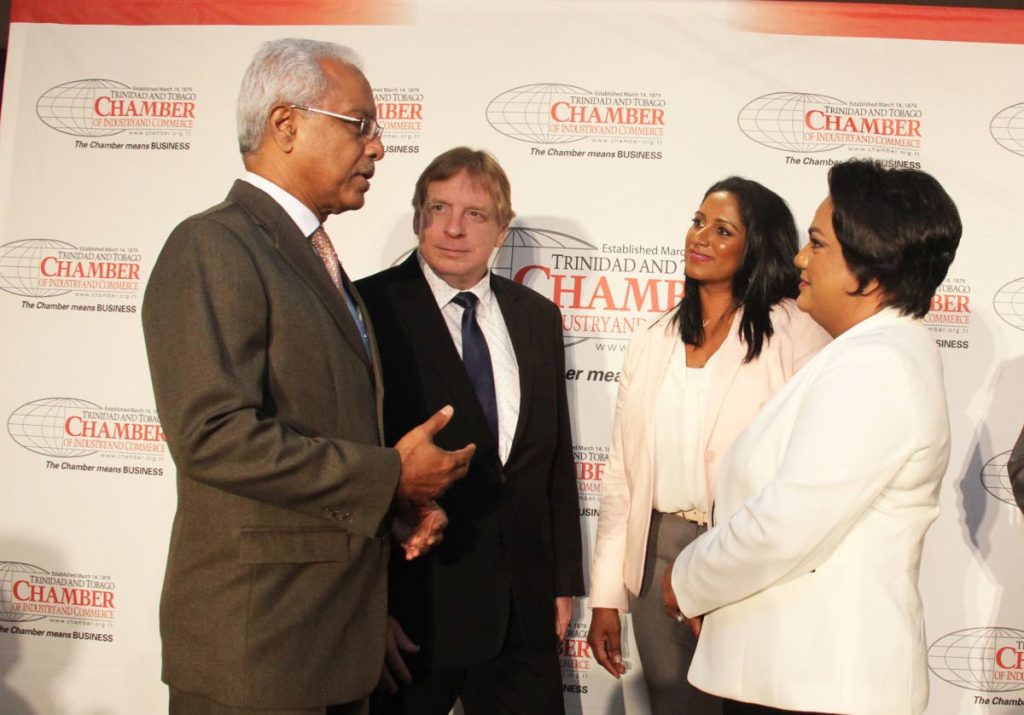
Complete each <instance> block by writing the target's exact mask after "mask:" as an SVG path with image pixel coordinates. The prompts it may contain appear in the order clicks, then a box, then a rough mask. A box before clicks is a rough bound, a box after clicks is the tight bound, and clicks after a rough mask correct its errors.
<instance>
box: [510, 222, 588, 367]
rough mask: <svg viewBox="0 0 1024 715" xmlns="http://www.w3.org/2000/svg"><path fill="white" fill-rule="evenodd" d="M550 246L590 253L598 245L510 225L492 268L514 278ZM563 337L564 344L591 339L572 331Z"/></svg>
mask: <svg viewBox="0 0 1024 715" xmlns="http://www.w3.org/2000/svg"><path fill="white" fill-rule="evenodd" d="M551 250H557V251H559V252H560V253H575V252H582V253H593V252H595V251H597V246H594V245H592V244H590V243H587V242H586V241H584V240H583V239H580V238H576V237H575V236H570V235H569V234H567V233H562V232H561V231H552V230H550V229H545V228H527V227H525V226H510V227H509V229H508V235H507V236H506V237H505V242H504V243H503V244H501V248H499V249H498V252H497V253H496V254H495V256H494V261H493V263H492V265H491V270H493V271H494V272H495V273H498V274H499V275H503V276H505V277H506V278H508V279H510V280H515V275H516V273H517V272H518V271H519V270H520V269H521V268H523V267H524V266H529V265H534V264H538V263H543V259H542V256H543V253H544V252H546V251H551ZM530 287H532V286H530ZM538 292H539V291H538ZM564 338H565V340H564V342H565V345H566V347H568V346H570V345H578V344H579V343H583V342H586V341H587V340H590V339H591V338H589V337H578V336H573V335H565V336H564Z"/></svg>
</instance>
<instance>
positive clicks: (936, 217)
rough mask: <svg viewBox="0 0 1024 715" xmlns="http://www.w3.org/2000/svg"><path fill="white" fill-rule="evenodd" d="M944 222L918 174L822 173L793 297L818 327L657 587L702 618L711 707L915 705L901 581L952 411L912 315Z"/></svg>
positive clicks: (858, 713)
mask: <svg viewBox="0 0 1024 715" xmlns="http://www.w3.org/2000/svg"><path fill="white" fill-rule="evenodd" d="M960 234H961V225H960V217H959V214H958V213H957V210H956V206H955V205H954V203H953V201H952V200H951V199H950V198H949V196H948V195H947V194H946V192H945V191H944V190H943V189H942V187H941V186H940V185H939V184H938V182H937V181H935V179H933V178H932V177H931V176H929V175H927V174H924V173H922V172H919V171H909V170H895V169H894V170H886V169H883V168H881V166H880V165H878V164H875V163H871V162H862V161H850V162H845V163H842V164H837V165H835V166H833V167H832V169H831V170H830V172H829V196H828V197H827V198H826V199H825V201H824V202H822V204H821V206H820V207H819V209H818V211H817V213H816V214H815V217H814V222H813V224H812V226H811V228H810V240H809V243H808V244H807V245H806V246H805V247H804V248H803V250H801V251H800V253H799V254H798V255H797V257H796V260H795V263H796V265H797V266H798V267H799V268H800V270H801V276H800V277H801V282H800V296H799V298H798V299H797V305H798V306H799V307H800V309H801V310H804V311H806V312H807V313H808V314H809V315H810V316H811V317H812V318H814V320H815V321H817V322H818V323H819V324H820V325H821V326H822V327H823V328H825V330H827V331H828V333H829V334H830V335H832V336H833V338H834V340H833V341H832V343H830V344H829V345H828V346H826V347H825V348H824V349H823V350H822V351H821V352H819V353H818V354H817V355H816V356H815V357H814V358H813V359H811V360H810V361H809V362H808V363H807V364H806V365H805V366H804V367H803V369H802V370H801V371H800V373H799V374H797V375H796V376H795V377H794V378H793V379H792V380H791V381H790V382H789V383H787V384H786V386H785V387H783V388H782V390H780V391H779V392H778V393H777V394H776V395H775V396H774V397H773V398H772V399H771V400H770V401H769V402H768V403H767V404H766V405H765V406H764V408H763V409H762V410H761V412H760V414H759V415H758V416H757V417H756V418H755V419H754V421H753V422H752V423H751V425H750V426H749V427H748V428H747V429H746V430H745V431H744V432H743V434H742V435H740V437H739V438H738V439H737V440H736V441H735V442H734V444H733V446H732V448H731V449H730V451H729V452H728V454H727V455H726V456H725V459H724V460H723V464H722V467H721V470H720V472H719V479H718V489H717V495H716V501H715V519H714V522H713V525H712V528H711V529H710V530H709V531H708V532H707V533H706V534H705V535H704V536H702V537H701V538H699V539H697V540H696V541H695V542H694V543H692V544H690V546H689V547H687V548H686V550H684V551H683V552H682V554H680V555H679V557H678V558H677V559H676V561H675V565H674V567H673V570H672V573H671V580H670V581H666V582H665V583H664V584H663V586H664V596H665V601H666V610H667V611H668V612H669V613H673V614H676V615H677V617H679V618H686V619H694V620H693V623H694V625H695V626H696V625H697V623H698V622H699V621H697V620H696V619H695V617H699V616H704V620H703V626H702V628H701V629H700V638H699V642H698V645H697V652H696V654H695V655H694V658H693V663H692V666H691V667H690V671H689V679H690V682H691V683H693V684H694V685H695V686H697V687H698V688H700V689H701V690H705V691H707V692H710V693H715V694H717V695H721V696H723V697H724V698H726V704H725V712H726V713H730V714H731V713H774V712H780V711H783V712H815V713H848V714H850V715H915V714H916V713H920V712H922V711H923V710H924V708H925V705H926V703H927V701H928V669H927V665H926V646H925V634H924V619H923V616H922V606H921V599H920V595H919V593H918V588H917V580H918V570H919V567H920V561H921V549H922V545H923V542H924V535H925V532H926V531H927V529H928V527H929V526H930V525H931V523H932V521H934V519H935V517H936V515H937V514H938V510H939V506H938V499H939V484H940V481H941V479H942V476H943V474H944V473H945V471H946V465H947V463H948V460H949V418H948V414H947V410H946V400H945V391H944V387H943V379H942V366H941V362H940V360H939V355H938V351H937V349H936V347H935V344H934V340H933V338H932V336H931V334H930V333H929V331H928V329H927V328H926V327H925V326H924V325H923V324H922V323H921V320H920V318H922V317H923V316H924V315H925V314H926V313H927V312H928V309H929V305H930V301H931V297H932V295H933V293H934V291H935V289H936V288H937V287H938V286H939V285H940V283H941V282H942V280H943V278H944V277H945V275H946V271H947V269H948V267H949V265H950V263H951V262H952V261H953V257H954V255H955V253H956V248H957V246H958V244H959V241H960ZM684 614H685V615H684Z"/></svg>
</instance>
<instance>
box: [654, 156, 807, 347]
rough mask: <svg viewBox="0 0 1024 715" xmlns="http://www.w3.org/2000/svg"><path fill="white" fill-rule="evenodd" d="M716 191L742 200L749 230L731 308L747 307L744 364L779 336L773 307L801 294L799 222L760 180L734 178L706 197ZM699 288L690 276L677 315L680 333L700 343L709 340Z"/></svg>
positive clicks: (743, 325)
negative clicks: (796, 258)
mask: <svg viewBox="0 0 1024 715" xmlns="http://www.w3.org/2000/svg"><path fill="white" fill-rule="evenodd" d="M716 191H725V192H727V193H729V194H732V196H734V197H735V198H736V202H737V203H738V204H739V208H740V217H741V218H742V220H743V226H744V227H745V228H746V231H747V236H746V241H745V242H744V245H743V256H742V257H741V258H740V267H739V268H738V269H737V270H736V274H735V275H734V276H733V277H732V305H731V308H732V309H733V310H736V309H738V308H743V317H742V319H741V320H740V338H741V339H742V340H743V342H744V343H745V344H746V346H747V354H746V355H745V356H744V358H743V362H750V361H751V360H754V359H755V358H757V356H758V355H760V354H761V350H762V348H763V347H764V344H765V342H766V341H767V340H768V339H769V338H771V337H772V335H774V334H775V329H774V328H773V327H772V321H771V317H770V314H771V310H772V306H774V305H775V304H776V303H778V302H779V301H781V300H783V299H784V298H795V297H796V296H797V294H798V293H799V290H798V285H799V282H800V271H799V269H798V268H797V267H796V266H795V265H793V257H794V256H795V255H796V252H797V249H798V248H799V246H798V240H797V231H796V222H795V221H793V214H792V213H791V212H790V210H789V206H787V205H786V202H785V201H784V200H783V199H782V197H781V196H779V195H778V194H776V193H775V192H774V191H772V190H771V189H768V188H766V187H764V186H762V185H761V184H759V183H757V182H756V181H751V180H750V179H744V178H742V177H739V176H730V177H728V178H727V179H722V180H721V181H719V182H716V183H715V184H714V185H712V186H711V188H709V189H708V190H707V191H706V192H705V193H704V198H705V199H706V198H707V197H708V196H709V195H710V194H713V193H715V192H716ZM699 289H700V281H699V280H697V279H695V278H689V277H688V278H687V279H686V282H685V284H684V285H683V299H682V300H681V301H679V305H678V306H677V307H676V309H675V311H674V312H673V314H672V322H673V323H675V324H676V325H677V326H678V327H679V337H680V338H682V341H683V342H684V343H686V344H687V345H695V346H700V345H703V344H704V340H705V335H704V314H703V311H702V309H701V303H700V290H699Z"/></svg>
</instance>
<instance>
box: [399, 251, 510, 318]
mask: <svg viewBox="0 0 1024 715" xmlns="http://www.w3.org/2000/svg"><path fill="white" fill-rule="evenodd" d="M416 260H417V262H418V263H419V264H420V270H421V271H423V277H424V278H426V279H427V285H428V286H430V292H431V293H433V294H434V300H436V301H437V306H438V307H439V308H444V307H445V306H446V305H448V304H449V303H450V302H451V301H452V298H454V297H455V296H457V295H458V294H459V293H472V294H473V295H475V296H476V297H477V299H478V300H479V302H480V306H481V307H482V308H483V311H484V312H485V313H486V312H487V309H488V306H489V305H490V301H491V295H492V291H491V272H490V271H487V273H485V274H484V277H483V278H481V279H480V281H479V282H478V283H476V285H473V286H471V287H470V288H468V289H466V290H460V289H458V288H453V287H452V286H450V285H448V284H447V283H446V282H445V280H444V278H442V277H441V276H439V275H437V273H435V272H434V269H433V268H431V267H430V265H429V264H428V263H427V262H426V260H425V259H424V258H423V254H422V253H420V252H419V250H417V251H416Z"/></svg>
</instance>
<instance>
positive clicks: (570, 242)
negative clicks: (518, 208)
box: [491, 226, 597, 280]
mask: <svg viewBox="0 0 1024 715" xmlns="http://www.w3.org/2000/svg"><path fill="white" fill-rule="evenodd" d="M544 250H558V251H571V252H575V251H583V252H592V251H596V250H597V246H594V245H592V244H589V243H587V242H586V241H584V240H582V239H580V238H576V237H575V236H570V235H569V234H567V233H562V232H561V231H551V230H549V229H545V228H526V227H525V226H510V227H509V229H508V235H507V236H506V237H505V242H504V243H503V244H501V248H499V249H498V252H497V254H495V256H494V262H493V263H492V265H491V270H493V271H495V272H496V273H499V274H501V275H503V276H505V277H506V278H508V279H509V280H514V279H515V274H516V271H518V270H519V269H520V268H522V267H523V266H528V265H531V264H533V263H537V262H538V260H539V259H540V255H541V251H544Z"/></svg>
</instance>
